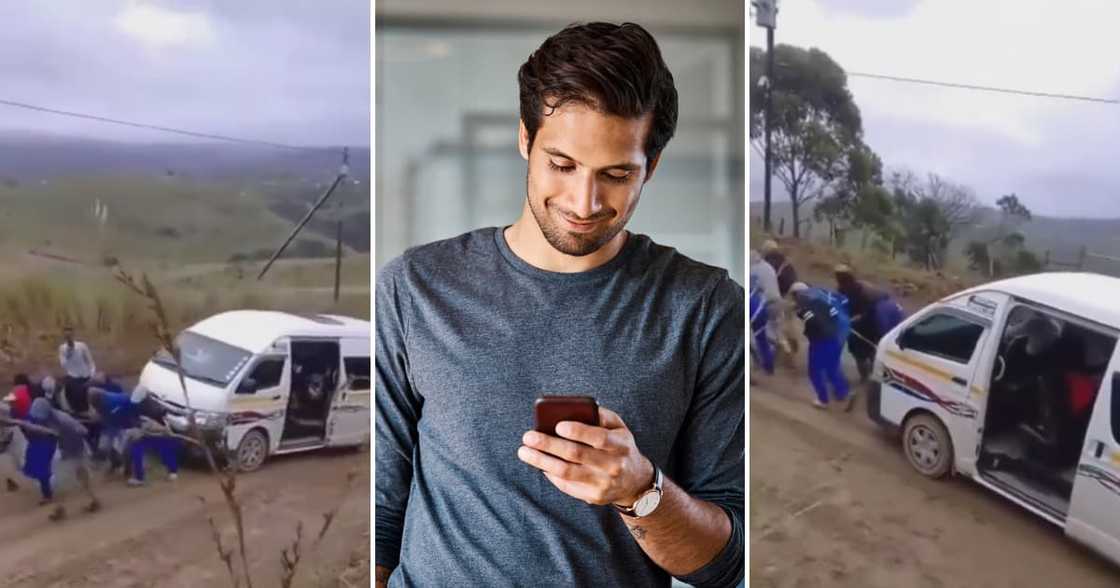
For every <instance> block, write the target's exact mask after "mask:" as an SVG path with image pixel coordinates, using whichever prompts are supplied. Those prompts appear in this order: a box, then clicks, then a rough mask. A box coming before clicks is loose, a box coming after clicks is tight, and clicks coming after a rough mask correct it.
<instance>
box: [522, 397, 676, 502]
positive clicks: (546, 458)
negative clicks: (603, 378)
mask: <svg viewBox="0 0 1120 588" xmlns="http://www.w3.org/2000/svg"><path fill="white" fill-rule="evenodd" d="M599 422H600V423H601V424H602V426H599V427H592V426H590V425H585V424H583V423H577V422H572V421H563V422H561V423H559V424H557V425H556V434H557V435H559V437H553V436H550V435H545V434H543V433H538V432H536V431H529V432H527V433H525V434H524V435H523V436H522V438H521V442H522V443H524V445H522V446H521V447H520V448H518V450H517V457H518V458H520V459H521V461H523V462H525V463H527V464H529V465H531V466H533V467H535V468H537V469H539V470H541V471H542V472H544V475H545V477H546V478H548V481H549V482H552V485H553V486H556V488H558V489H559V490H560V491H561V492H563V493H565V494H567V495H569V496H572V497H573V498H578V499H580V500H582V501H584V502H586V503H588V504H598V505H606V504H610V503H615V504H618V505H620V506H631V505H633V504H634V502H636V501H637V499H638V498H639V497H640V496H641V494H642V493H644V492H645V491H646V490H648V489H649V488H650V487H651V486H652V485H653V476H654V470H653V464H652V463H651V462H650V460H648V459H646V458H645V457H644V456H642V454H641V452H640V451H638V447H637V446H636V445H635V444H634V435H633V434H632V433H631V432H630V429H628V428H626V424H625V423H623V422H622V418H621V417H619V416H618V415H617V414H615V413H614V412H613V411H611V410H608V409H606V408H603V407H599Z"/></svg>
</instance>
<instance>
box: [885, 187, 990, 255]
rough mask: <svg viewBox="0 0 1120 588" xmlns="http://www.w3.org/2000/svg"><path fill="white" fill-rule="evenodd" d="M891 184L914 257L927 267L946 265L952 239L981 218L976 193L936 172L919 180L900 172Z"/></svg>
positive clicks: (908, 250)
mask: <svg viewBox="0 0 1120 588" xmlns="http://www.w3.org/2000/svg"><path fill="white" fill-rule="evenodd" d="M891 186H892V189H893V192H894V199H895V205H896V206H897V207H898V210H899V211H900V213H901V214H902V217H903V220H902V224H903V227H904V230H903V232H904V235H905V244H906V250H907V252H908V253H909V254H910V258H911V259H913V260H914V261H915V262H918V263H921V264H922V265H924V266H925V267H926V268H927V269H937V268H940V267H942V266H943V265H944V255H945V251H946V249H948V246H949V242H950V241H952V239H953V238H954V237H956V236H958V235H959V234H960V232H961V230H962V229H964V228H966V227H969V226H972V225H974V224H975V223H976V222H977V220H978V219H979V214H980V207H979V204H978V201H977V199H976V194H975V193H974V192H973V191H972V189H971V188H969V187H968V186H964V185H962V184H956V183H954V182H951V181H949V180H947V179H945V178H943V177H941V176H939V175H937V174H934V173H930V174H927V175H926V178H925V179H924V180H919V179H918V178H917V177H916V176H915V175H914V174H913V173H912V172H909V171H902V172H896V173H895V174H892V176H891Z"/></svg>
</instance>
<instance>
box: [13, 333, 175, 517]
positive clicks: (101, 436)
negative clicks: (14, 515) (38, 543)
mask: <svg viewBox="0 0 1120 588" xmlns="http://www.w3.org/2000/svg"><path fill="white" fill-rule="evenodd" d="M64 336H65V341H64V342H63V343H62V345H60V346H59V350H58V353H59V364H60V366H61V368H62V370H63V372H64V373H65V376H64V378H63V381H62V386H61V389H59V386H58V385H57V384H56V382H55V379H54V378H52V377H51V376H44V377H42V378H40V379H38V380H32V379H31V378H30V377H28V375H27V374H23V373H21V374H17V375H16V376H15V378H14V379H13V382H12V383H13V388H12V390H11V392H10V393H9V394H8V395H7V396H6V397H5V398H4V399H3V402H2V403H0V453H3V454H6V455H8V457H9V460H10V463H11V464H12V465H13V466H14V469H15V470H16V471H18V472H20V473H22V474H23V475H24V476H26V477H27V478H30V479H31V480H33V481H35V482H37V483H38V486H39V492H40V495H41V501H40V504H50V503H52V502H53V501H54V495H55V492H54V491H55V483H56V480H57V479H58V475H57V474H59V473H62V474H63V475H64V476H66V477H69V478H72V479H74V480H75V481H76V482H77V483H78V486H79V488H80V489H81V490H82V492H83V494H84V495H85V496H86V497H87V498H88V499H89V502H88V503H87V504H86V506H85V507H84V508H85V510H86V511H87V512H95V511H97V510H99V509H100V508H101V503H100V501H99V500H98V498H97V496H96V495H95V494H94V491H93V484H92V480H91V470H92V469H93V468H94V467H95V466H100V468H101V469H104V470H105V471H106V473H107V474H108V475H109V476H110V477H112V476H115V475H117V473H118V471H121V472H123V474H124V476H123V477H124V478H126V479H127V481H128V482H127V483H128V485H129V486H141V485H143V484H144V456H145V455H146V454H147V453H148V452H151V451H154V452H157V453H158V454H159V456H160V459H161V460H162V462H163V465H164V466H165V467H166V468H167V471H168V478H169V479H170V480H175V479H177V477H178V470H179V463H178V462H179V454H180V453H181V451H182V442H181V440H180V439H179V438H178V437H176V436H175V435H174V434H173V433H171V431H170V429H168V428H167V425H166V422H165V418H166V416H167V411H166V410H165V409H164V408H163V406H162V405H161V404H160V403H159V402H157V401H155V399H153V398H151V397H149V396H148V391H147V389H145V388H144V387H142V386H136V387H135V388H134V389H133V390H132V391H131V392H126V391H125V389H124V388H123V387H122V386H121V385H120V384H119V383H118V382H117V381H116V379H114V378H112V377H109V376H106V375H105V374H103V373H100V372H97V368H96V365H95V364H94V361H93V356H92V354H91V353H90V351H89V347H88V346H87V345H86V344H85V343H83V342H81V341H75V340H74V333H73V330H72V329H70V328H67V329H66V330H65V331H64ZM5 484H6V488H7V490H8V491H9V492H16V491H18V490H19V484H18V483H17V482H16V480H15V479H13V478H12V477H10V476H9V477H7V479H6V480H5ZM65 516H66V510H65V508H64V506H63V505H62V504H59V505H57V506H56V507H55V509H54V510H53V511H52V513H51V515H50V518H51V520H60V519H62V518H64V517H65Z"/></svg>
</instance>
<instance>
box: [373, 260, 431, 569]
mask: <svg viewBox="0 0 1120 588" xmlns="http://www.w3.org/2000/svg"><path fill="white" fill-rule="evenodd" d="M403 282H404V261H403V260H402V259H400V258H398V259H396V260H394V261H392V262H390V263H389V264H387V265H386V266H385V268H384V269H382V270H381V271H379V272H378V275H377V286H376V295H375V296H376V298H375V299H376V309H375V315H376V317H375V318H376V326H375V329H376V345H377V347H376V358H375V366H376V370H377V375H376V382H375V384H374V393H375V397H376V400H375V401H376V409H377V414H376V435H377V445H376V448H377V449H376V452H375V453H376V460H377V463H376V468H377V482H376V504H375V509H376V511H375V512H376V517H375V518H376V520H375V527H376V539H377V543H376V546H377V549H376V554H375V564H376V565H378V566H385V567H387V568H389V569H393V568H396V567H397V564H398V563H399V562H400V551H401V537H402V535H403V534H404V518H405V510H406V508H407V506H408V499H409V490H410V488H411V486H412V467H413V452H414V451H415V449H416V444H417V441H418V437H419V433H418V432H417V427H418V422H419V420H420V414H421V407H422V402H421V400H420V399H419V397H418V395H417V394H416V393H415V392H414V391H413V389H412V386H411V382H410V378H409V360H408V346H407V340H408V316H409V312H410V307H411V304H410V300H409V297H408V292H407V291H406V288H405V287H404V284H403Z"/></svg>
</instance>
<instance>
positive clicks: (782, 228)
mask: <svg viewBox="0 0 1120 588" xmlns="http://www.w3.org/2000/svg"><path fill="white" fill-rule="evenodd" d="M785 234H786V217H784V216H783V217H782V218H781V219H780V220H779V221H778V236H779V237H780V236H782V235H785Z"/></svg>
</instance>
